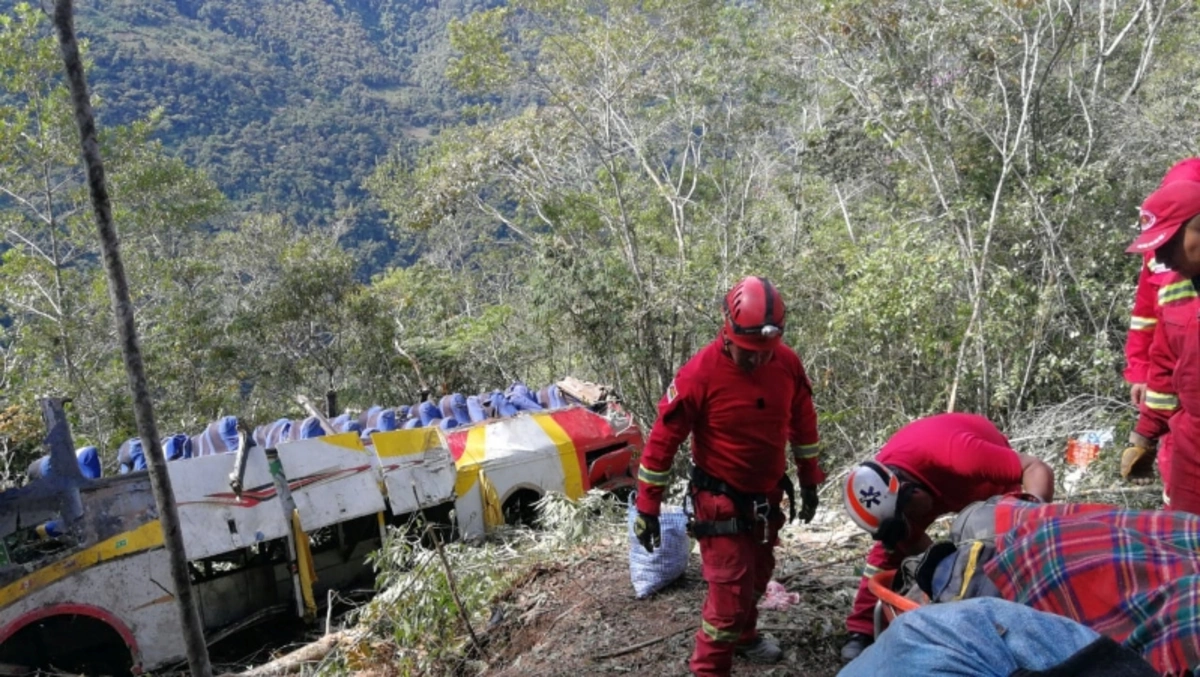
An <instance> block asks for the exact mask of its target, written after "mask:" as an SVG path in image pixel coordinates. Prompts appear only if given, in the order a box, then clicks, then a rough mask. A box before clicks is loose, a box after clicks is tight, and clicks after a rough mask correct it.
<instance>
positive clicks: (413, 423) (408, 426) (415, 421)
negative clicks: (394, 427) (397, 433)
mask: <svg viewBox="0 0 1200 677" xmlns="http://www.w3.org/2000/svg"><path fill="white" fill-rule="evenodd" d="M400 427H401V428H403V429H404V430H412V429H413V428H420V427H421V419H419V418H410V419H408V420H407V421H405V422H404V425H402V426H400Z"/></svg>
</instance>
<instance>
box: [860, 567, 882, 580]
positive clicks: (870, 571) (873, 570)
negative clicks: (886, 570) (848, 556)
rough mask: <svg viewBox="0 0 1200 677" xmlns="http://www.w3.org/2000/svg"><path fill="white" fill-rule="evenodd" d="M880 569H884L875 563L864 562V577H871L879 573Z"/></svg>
mask: <svg viewBox="0 0 1200 677" xmlns="http://www.w3.org/2000/svg"><path fill="white" fill-rule="evenodd" d="M880 571H883V569H880V568H879V567H877V566H875V565H873V564H864V565H863V578H870V577H872V576H874V575H875V574H877V573H879V572H880Z"/></svg>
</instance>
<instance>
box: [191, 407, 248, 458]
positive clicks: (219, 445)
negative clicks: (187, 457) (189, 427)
mask: <svg viewBox="0 0 1200 677" xmlns="http://www.w3.org/2000/svg"><path fill="white" fill-rule="evenodd" d="M237 448H238V431H237V417H236V416H222V417H221V418H219V419H217V420H216V421H213V422H212V423H209V424H208V426H206V427H205V428H204V432H202V433H200V434H199V435H196V436H195V437H193V438H192V454H193V455H194V456H208V455H209V454H229V453H232V452H235V451H237Z"/></svg>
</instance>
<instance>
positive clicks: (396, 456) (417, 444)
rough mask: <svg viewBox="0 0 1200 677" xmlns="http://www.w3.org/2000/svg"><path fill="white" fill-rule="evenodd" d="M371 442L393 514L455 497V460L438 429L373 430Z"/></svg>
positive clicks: (439, 503) (412, 510)
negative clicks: (377, 431)
mask: <svg viewBox="0 0 1200 677" xmlns="http://www.w3.org/2000/svg"><path fill="white" fill-rule="evenodd" d="M371 441H372V444H373V446H374V449H375V454H376V455H377V456H378V458H379V467H380V470H381V472H382V473H383V482H384V486H385V487H386V489H387V498H388V503H389V505H390V506H391V509H392V514H393V515H404V514H407V513H411V512H415V511H417V510H419V509H421V508H430V507H433V506H435V505H441V504H442V503H445V502H447V501H451V500H454V483H455V479H456V476H455V468H454V461H452V460H451V458H450V452H449V451H448V450H447V449H446V446H445V443H444V442H443V441H442V437H441V435H439V434H438V431H437V430H432V429H428V428H417V429H413V430H393V431H391V432H382V433H373V434H372V435H371Z"/></svg>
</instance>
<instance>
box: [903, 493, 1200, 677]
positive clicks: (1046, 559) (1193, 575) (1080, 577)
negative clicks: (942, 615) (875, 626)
mask: <svg viewBox="0 0 1200 677" xmlns="http://www.w3.org/2000/svg"><path fill="white" fill-rule="evenodd" d="M950 539H951V540H950V541H947V542H943V543H938V544H935V545H934V546H933V547H932V548H930V550H929V551H928V552H927V553H926V555H925V556H924V557H923V558H922V561H921V563H920V565H919V566H917V567H916V568H915V574H914V576H913V579H914V582H915V583H916V584H917V585H919V586H920V587H921V588H922V590H923V591H924V592H925V593H926V595H927V597H928V599H930V600H932V601H933V603H934V604H939V603H945V602H949V603H950V605H953V604H958V603H959V602H958V601H957V600H961V599H964V598H976V597H985V596H986V597H999V598H1002V599H1005V600H1007V601H1010V602H1017V603H1020V604H1023V605H1026V606H1029V607H1031V608H1034V609H1037V610H1039V611H1044V612H1047V613H1053V614H1056V615H1059V616H1063V617H1066V618H1069V619H1071V620H1072V621H1075V622H1077V623H1080V624H1082V625H1084V626H1086V627H1088V628H1090V629H1091V630H1093V631H1095V632H1098V633H1100V634H1102V635H1104V636H1106V637H1109V638H1111V639H1112V640H1114V641H1116V642H1120V643H1121V644H1123V645H1124V646H1125V647H1127V648H1129V649H1130V650H1132V651H1134V652H1136V653H1138V654H1139V655H1140V656H1141V657H1142V658H1143V659H1144V660H1146V661H1147V662H1148V663H1149V664H1150V665H1152V666H1153V667H1154V669H1155V670H1157V671H1159V672H1160V673H1162V674H1168V675H1182V674H1185V673H1187V671H1189V670H1194V669H1196V668H1197V667H1198V666H1200V517H1196V516H1194V515H1190V514H1186V513H1182V512H1175V511H1161V510H1130V509H1124V508H1118V507H1115V506H1111V505H1104V504H1065V503H1050V504H1040V503H1035V502H1029V501H1027V500H1022V498H1020V497H1012V496H1006V497H997V498H993V499H990V500H988V501H986V502H982V503H978V504H974V505H971V506H968V507H967V508H966V509H965V510H963V511H962V512H961V513H960V514H959V516H958V517H957V518H956V519H955V521H954V524H953V525H952V526H951V530H950ZM903 570H904V571H906V572H907V571H911V570H912V568H911V567H908V566H905V567H904V568H903ZM899 587H900V588H903V587H904V586H903V584H901V585H900V586H899ZM888 632H890V630H888V631H886V632H884V633H883V634H884V635H885V636H886V635H887V633H888Z"/></svg>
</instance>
